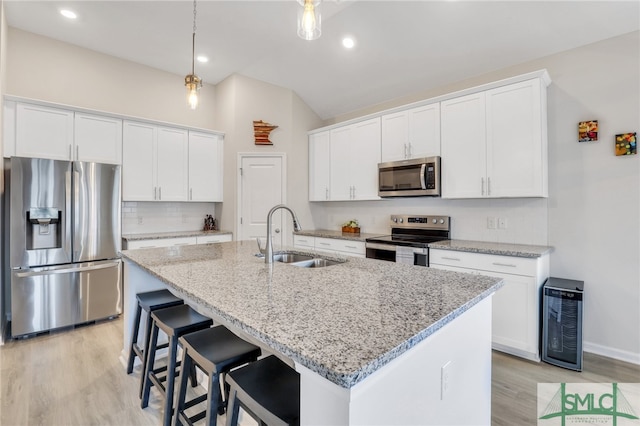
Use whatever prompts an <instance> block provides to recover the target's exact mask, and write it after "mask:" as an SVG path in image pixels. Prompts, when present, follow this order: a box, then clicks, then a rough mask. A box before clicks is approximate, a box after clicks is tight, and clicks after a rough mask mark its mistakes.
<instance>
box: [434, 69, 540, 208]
mask: <svg viewBox="0 0 640 426" xmlns="http://www.w3.org/2000/svg"><path fill="white" fill-rule="evenodd" d="M545 91H546V86H543V85H542V83H541V81H540V79H532V80H526V81H522V82H519V83H514V84H510V85H505V86H502V87H498V88H494V89H490V90H487V91H483V92H478V93H473V94H470V95H467V96H462V97H459V98H453V99H449V100H446V101H443V102H442V103H441V112H442V117H441V126H442V127H441V132H442V135H441V136H442V140H441V147H442V196H443V198H485V197H491V198H501V197H546V196H547V194H548V193H547V136H546V134H547V129H546V95H545V93H546V92H545Z"/></svg>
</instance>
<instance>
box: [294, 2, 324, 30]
mask: <svg viewBox="0 0 640 426" xmlns="http://www.w3.org/2000/svg"><path fill="white" fill-rule="evenodd" d="M321 1H322V0H298V3H300V4H301V5H302V9H299V10H298V36H300V38H302V39H304V40H315V39H317V38H319V37H320V34H322V26H321V24H322V16H321V15H320V2H321Z"/></svg>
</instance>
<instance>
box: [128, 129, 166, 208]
mask: <svg viewBox="0 0 640 426" xmlns="http://www.w3.org/2000/svg"><path fill="white" fill-rule="evenodd" d="M123 127H124V129H123V143H122V199H123V200H124V201H155V200H156V198H157V195H158V194H157V193H158V189H157V185H156V137H157V136H156V135H157V131H158V130H157V127H156V126H154V125H151V124H146V123H137V122H134V121H125V122H124V126H123Z"/></svg>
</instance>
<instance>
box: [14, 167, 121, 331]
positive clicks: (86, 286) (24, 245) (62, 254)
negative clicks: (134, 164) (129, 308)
mask: <svg viewBox="0 0 640 426" xmlns="http://www.w3.org/2000/svg"><path fill="white" fill-rule="evenodd" d="M5 188H6V192H5V208H6V209H7V213H8V214H7V215H5V217H8V224H7V226H8V230H7V228H6V227H5V231H6V232H7V233H8V236H9V238H8V239H7V240H6V245H5V265H8V266H9V268H8V269H9V271H8V272H9V274H10V278H9V281H10V283H11V284H10V286H9V287H8V288H7V289H6V290H8V291H9V294H8V295H7V296H8V297H9V298H10V300H11V335H12V336H13V337H16V336H22V335H27V334H32V333H38V332H42V331H45V330H51V329H55V328H60V327H66V326H70V325H74V324H80V323H85V322H89V321H93V320H96V319H101V318H107V317H111V316H115V315H118V314H120V313H121V312H122V283H121V273H120V271H121V261H120V259H119V257H118V252H119V251H120V245H121V235H120V232H121V231H120V166H117V165H112V164H98V163H88V162H76V161H73V162H72V161H58V160H49V159H38V158H19V157H12V158H10V159H6V160H5ZM6 282H7V280H5V283H6Z"/></svg>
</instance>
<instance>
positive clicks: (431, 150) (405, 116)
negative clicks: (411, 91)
mask: <svg viewBox="0 0 640 426" xmlns="http://www.w3.org/2000/svg"><path fill="white" fill-rule="evenodd" d="M437 155H440V103H439V102H436V103H433V104H429V105H424V106H421V107H416V108H411V109H408V110H404V111H400V112H396V113H393V114H387V115H383V116H382V156H381V160H382V162H383V163H384V162H387V161H397V160H405V159H408V158H420V157H430V156H437Z"/></svg>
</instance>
